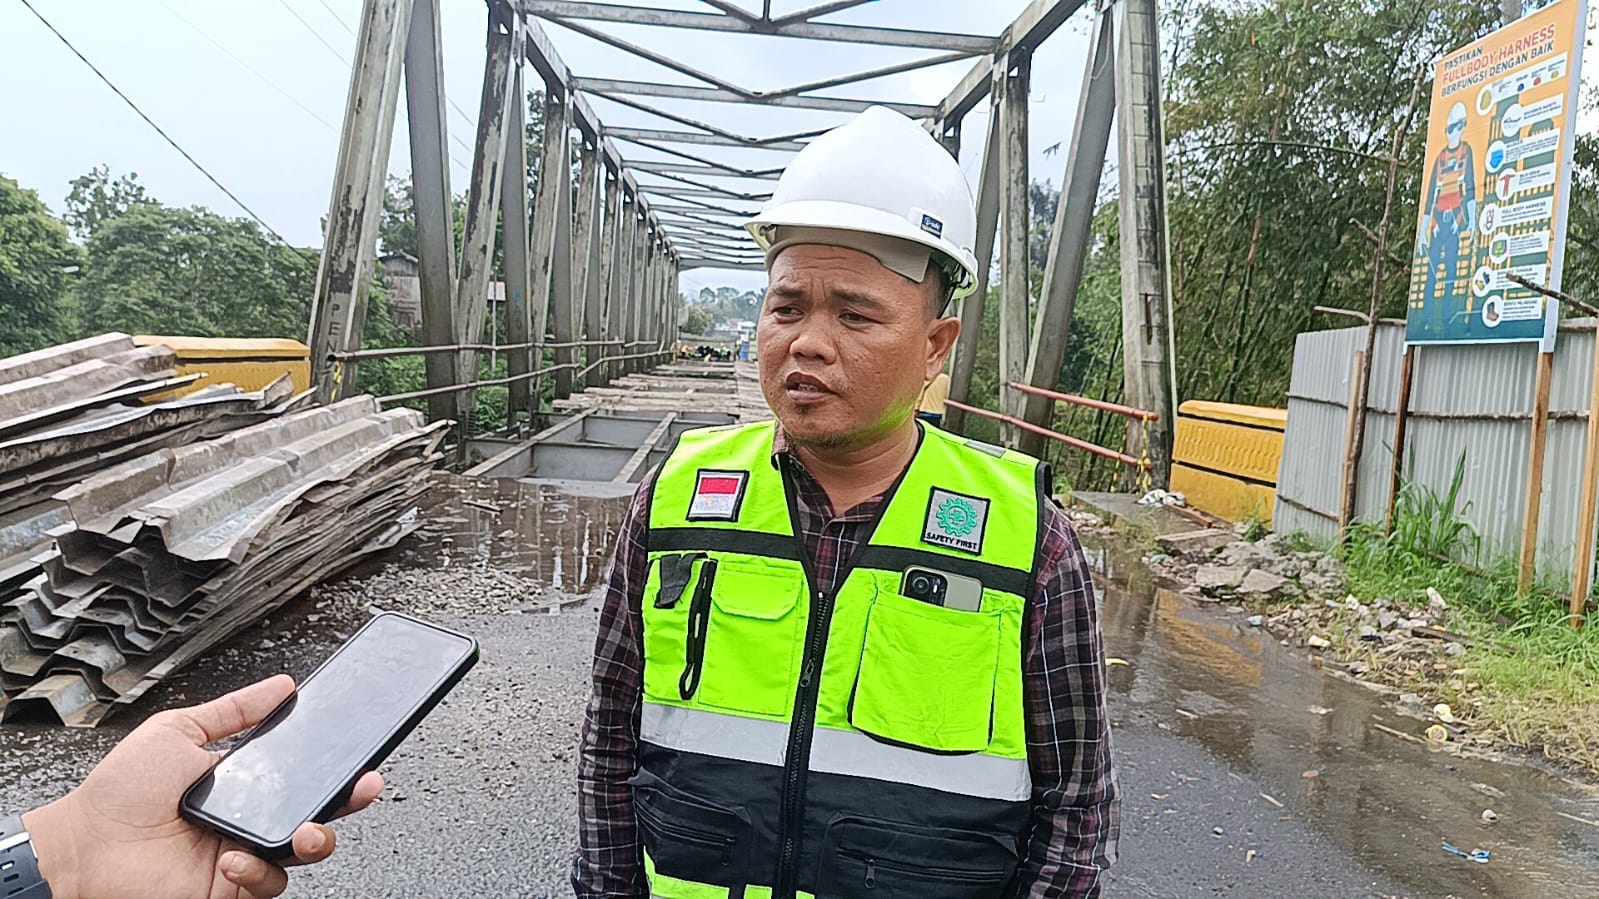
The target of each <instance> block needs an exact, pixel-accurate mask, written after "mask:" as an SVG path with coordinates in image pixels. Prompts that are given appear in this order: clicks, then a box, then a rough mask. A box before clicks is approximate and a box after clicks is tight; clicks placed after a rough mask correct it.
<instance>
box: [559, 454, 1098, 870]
mask: <svg viewBox="0 0 1599 899" xmlns="http://www.w3.org/2000/svg"><path fill="white" fill-rule="evenodd" d="M776 452H777V454H780V455H781V454H785V450H784V447H783V441H782V436H781V433H779V437H778V440H777V450H776ZM789 460H790V462H791V467H790V470H791V471H792V472H793V474H794V483H795V493H796V495H797V499H798V502H797V504H796V505H797V508H798V513H799V520H798V521H795V522H794V527H795V528H796V529H797V530H798V531H799V533H800V534H801V535H802V536H803V538H804V541H805V546H806V550H807V551H808V552H809V553H810V555H811V558H812V559H813V560H814V561H815V565H816V576H817V577H819V578H821V579H822V580H823V583H821V584H817V585H816V586H817V587H818V588H819V589H822V590H827V591H829V592H831V591H832V590H833V589H835V588H836V587H837V586H838V585H839V583H840V579H841V575H844V574H846V572H844V571H842V570H841V569H842V568H843V566H844V565H846V564H847V562H848V560H849V558H850V556H851V555H852V554H853V553H854V550H855V547H856V546H857V545H858V544H859V543H860V542H861V541H862V540H866V539H869V538H870V536H871V535H870V533H868V528H869V527H870V526H871V522H872V519H873V518H875V517H876V513H877V509H878V507H879V506H881V505H882V502H883V498H882V497H881V496H878V497H874V498H872V499H870V500H867V501H866V502H863V503H860V504H859V505H857V506H855V508H853V509H850V510H848V511H847V512H845V513H844V514H842V515H835V514H834V513H833V507H832V504H831V503H830V502H829V501H828V498H827V493H826V492H825V491H824V490H823V489H822V486H821V485H820V484H818V483H817V482H816V479H815V478H813V477H812V476H811V475H810V474H809V473H808V472H806V471H805V469H804V467H803V466H801V465H799V464H798V459H796V458H794V457H792V456H790V457H789ZM652 484H653V475H652V476H651V478H650V479H648V480H646V482H645V483H644V484H643V485H642V486H641V487H640V488H639V491H638V494H637V495H636V496H635V497H634V500H633V506H632V508H631V509H630V511H629V513H628V516H627V518H626V519H625V520H624V521H623V523H622V528H621V533H620V534H619V535H618V545H617V550H616V561H615V564H614V567H613V568H612V570H611V580H610V585H609V587H608V589H607V592H606V596H605V605H604V607H603V608H602V609H601V611H600V622H599V639H598V641H597V645H596V646H595V650H594V693H593V696H592V698H591V699H590V700H589V706H588V714H587V717H586V719H585V721H584V723H583V741H582V746H581V748H580V754H579V759H578V820H579V835H578V852H577V858H576V860H575V861H574V863H573V867H572V885H573V888H574V889H575V890H576V893H577V897H578V899H643V897H646V896H648V895H649V889H648V886H647V884H646V883H645V880H644V861H643V854H642V851H641V849H640V844H639V833H638V824H637V822H636V820H635V819H634V815H633V797H632V792H631V789H630V788H629V787H628V784H627V781H628V778H629V777H631V776H632V775H633V773H634V771H635V769H636V768H637V746H638V735H639V715H640V709H641V706H642V701H643V678H644V622H643V613H642V611H641V610H642V608H643V601H642V600H643V593H644V582H645V580H646V578H647V577H648V573H649V561H648V558H647V555H646V553H647V550H646V546H647V530H648V529H647V523H648V521H649V497H650V487H651V486H652ZM1039 539H1040V541H1041V542H1042V544H1043V546H1042V550H1043V552H1042V554H1041V556H1040V558H1041V559H1042V567H1041V569H1040V571H1041V572H1042V573H1045V576H1042V577H1040V578H1039V586H1038V593H1037V595H1036V596H1035V597H1034V601H1033V603H1032V604H1031V605H1030V606H1028V609H1027V612H1026V615H1025V616H1024V622H1023V635H1022V639H1023V643H1024V646H1023V659H1022V676H1023V701H1024V702H1025V704H1026V706H1027V760H1028V763H1029V767H1030V768H1031V771H1032V781H1033V830H1032V834H1031V837H1030V839H1029V840H1028V845H1027V853H1026V857H1025V858H1024V859H1023V862H1022V865H1021V868H1020V870H1019V871H1018V873H1017V875H1016V879H1015V881H1014V882H1013V883H1012V886H1011V889H1010V891H1009V893H1008V895H1009V896H1011V897H1016V899H1057V897H1092V896H1098V895H1099V889H1100V883H1099V881H1100V874H1101V872H1103V871H1104V870H1105V869H1106V868H1107V867H1109V866H1110V865H1111V864H1112V863H1113V862H1115V860H1116V841H1117V838H1118V835H1119V833H1120V830H1121V805H1120V800H1119V799H1118V797H1117V788H1116V774H1115V770H1114V769H1113V767H1112V765H1111V751H1110V724H1109V719H1108V718H1107V716H1106V713H1105V662H1104V652H1103V650H1102V648H1101V643H1100V633H1099V619H1098V610H1097V609H1096V608H1095V604H1094V589H1093V583H1092V581H1091V580H1090V573H1089V568H1088V563H1087V560H1086V559H1084V558H1083V551H1082V547H1081V545H1080V544H1079V543H1078V542H1077V535H1076V534H1075V533H1073V531H1072V529H1071V525H1069V524H1068V523H1067V521H1066V516H1065V515H1064V514H1063V513H1061V512H1060V510H1059V509H1057V508H1055V507H1054V506H1053V505H1051V506H1050V507H1049V510H1048V518H1047V521H1046V527H1045V529H1044V531H1043V534H1042V535H1041V536H1040V538H1039Z"/></svg>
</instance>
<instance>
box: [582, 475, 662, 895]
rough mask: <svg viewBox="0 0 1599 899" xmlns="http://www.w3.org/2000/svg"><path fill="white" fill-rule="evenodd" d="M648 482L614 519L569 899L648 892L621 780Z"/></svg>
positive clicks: (628, 772)
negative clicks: (617, 526) (619, 517)
mask: <svg viewBox="0 0 1599 899" xmlns="http://www.w3.org/2000/svg"><path fill="white" fill-rule="evenodd" d="M653 485H654V476H653V475H651V476H649V477H647V478H645V480H644V483H643V484H641V485H640V486H639V490H638V493H637V494H635V495H634V497H633V505H632V507H631V508H630V509H629V510H628V513H627V516H626V517H625V518H624V519H623V520H622V526H621V529H620V531H619V533H618V534H617V546H616V561H615V562H614V563H613V565H612V568H611V578H610V583H609V584H608V586H607V587H606V592H605V604H604V605H603V606H602V607H601V609H600V622H599V637H598V639H597V640H596V641H595V646H594V692H593V694H592V695H591V696H590V698H589V705H588V713H587V715H586V716H585V717H584V720H583V737H582V743H581V745H580V747H579V750H578V766H577V815H578V850H577V858H576V859H575V860H574V861H573V863H572V888H573V890H574V892H575V893H576V895H577V899H644V897H646V896H647V895H648V893H649V888H648V885H647V884H646V882H645V879H644V856H643V850H642V849H641V848H640V843H639V834H638V822H637V820H636V819H635V818H634V816H633V792H632V790H631V788H629V787H628V784H627V781H628V778H630V777H632V776H633V772H634V769H635V767H636V766H637V757H638V734H639V713H640V709H641V708H642V705H641V704H642V702H643V695H644V622H643V612H642V609H643V606H642V595H643V592H644V582H645V580H646V579H647V578H648V576H649V556H648V550H647V546H646V542H645V537H646V534H647V529H648V524H649V497H650V489H651V487H652V486H653Z"/></svg>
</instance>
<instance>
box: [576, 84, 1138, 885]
mask: <svg viewBox="0 0 1599 899" xmlns="http://www.w3.org/2000/svg"><path fill="white" fill-rule="evenodd" d="M747 228H748V230H749V233H750V235H751V236H752V237H753V238H754V240H755V242H756V243H757V244H758V245H759V246H760V247H761V248H762V249H763V250H764V251H765V254H766V267H767V271H768V275H769V285H768V288H767V292H766V298H765V302H764V305H763V306H762V309H761V311H760V320H759V325H758V328H757V337H756V339H757V350H758V356H759V363H758V365H759V371H760V381H761V388H762V392H763V394H764V396H765V398H766V401H767V403H768V405H769V406H770V407H771V410H772V412H773V414H774V416H775V421H767V422H760V423H755V424H746V425H735V426H729V427H720V428H709V429H704V430H698V431H690V432H688V433H686V434H684V435H683V437H682V439H681V440H680V442H679V443H678V445H677V446H676V448H675V449H674V450H673V451H672V452H671V454H670V455H669V457H668V458H667V459H666V460H665V461H664V463H663V464H662V465H661V467H660V468H659V469H658V470H657V471H655V472H654V473H653V474H652V475H651V476H650V477H648V478H647V479H646V481H645V483H644V484H642V485H641V487H640V489H639V491H638V493H637V496H636V498H635V500H634V503H633V506H632V509H631V511H630V513H629V515H628V517H627V518H626V519H625V521H624V523H623V525H622V527H621V532H620V534H619V535H618V551H617V557H616V561H615V566H614V568H613V570H612V573H611V577H610V581H609V585H608V591H607V594H606V597H605V600H604V605H603V608H602V610H601V618H600V633H599V637H598V641H597V644H596V649H595V660H594V680H593V694H592V698H591V700H590V703H589V706H588V711H587V715H586V720H585V723H584V727H583V737H582V744H581V751H580V757H579V768H578V795H579V804H578V808H579V818H580V833H579V850H578V853H577V857H576V859H575V862H574V865H573V884H574V888H575V891H576V894H577V896H578V897H579V899H601V897H606V899H616V897H646V896H651V897H663V899H691V897H705V896H743V897H768V896H770V897H776V899H791V897H795V896H799V895H806V896H816V897H826V899H849V897H857V896H860V897H865V896H879V895H883V894H884V893H885V892H886V893H888V894H891V895H912V896H923V897H933V899H967V897H971V899H977V897H999V896H1017V897H1039V899H1042V897H1045V896H1048V897H1061V896H1067V897H1087V896H1095V895H1098V893H1099V890H1100V887H1101V880H1102V875H1103V872H1104V871H1105V869H1106V868H1107V867H1108V866H1109V865H1110V864H1111V863H1112V862H1113V861H1114V859H1115V846H1116V841H1117V836H1118V831H1119V817H1120V811H1119V800H1118V796H1117V786H1116V777H1115V773H1114V770H1113V767H1112V762H1111V743H1110V733H1109V724H1108V719H1107V716H1106V712H1105V668H1104V655H1103V650H1102V645H1101V638H1100V629H1099V621H1098V611H1097V608H1096V605H1095V600H1094V594H1093V587H1092V584H1091V581H1090V573H1089V569H1088V566H1087V563H1086V561H1085V559H1084V556H1083V552H1082V549H1081V547H1080V545H1079V543H1078V540H1077V537H1076V534H1075V533H1074V532H1073V531H1072V528H1071V526H1070V524H1069V523H1068V522H1067V519H1066V516H1065V514H1064V512H1063V511H1062V510H1061V509H1060V508H1059V507H1058V506H1056V505H1055V503H1054V502H1053V501H1052V500H1051V488H1052V485H1051V483H1050V481H1051V478H1050V475H1049V471H1048V469H1047V467H1046V466H1044V465H1043V463H1041V462H1039V461H1038V460H1036V459H1033V458H1031V457H1029V456H1026V455H1023V454H1021V453H1018V452H1015V451H1012V450H1007V449H1002V448H1000V447H995V446H989V445H986V444H983V443H979V442H976V441H973V440H967V439H965V438H962V437H959V436H955V435H952V434H949V433H947V432H945V431H942V430H940V429H938V428H935V427H929V426H926V425H924V424H922V423H919V422H917V421H916V419H915V418H914V415H913V413H914V412H915V409H916V407H917V405H918V398H919V397H920V396H921V394H922V390H923V386H924V385H925V384H926V383H928V382H929V381H930V380H932V379H934V378H935V377H936V376H937V375H938V374H939V372H940V370H941V369H942V368H943V363H944V360H945V358H946V357H947V355H948V354H949V352H950V349H951V348H952V346H953V345H954V343H955V340H956V337H957V335H958V334H959V332H960V322H959V321H958V320H957V319H956V318H954V317H951V315H950V314H949V313H950V311H951V310H950V306H951V302H952V301H953V300H955V299H959V298H960V297H963V296H965V295H967V294H969V293H970V292H971V291H972V290H973V289H974V287H975V285H976V282H977V275H978V271H977V266H978V265H979V264H980V263H979V261H978V260H977V259H976V258H975V257H974V254H973V250H972V247H973V244H974V242H975V235H976V212H975V210H974V208H973V203H972V197H971V192H970V189H969V188H968V186H967V184H966V180H965V178H964V177H963V176H962V174H961V171H960V168H959V166H958V165H957V163H956V161H955V160H954V159H952V158H951V157H950V156H949V154H948V153H947V152H946V151H945V150H944V148H943V147H942V146H940V145H939V144H938V142H937V141H935V140H934V139H933V138H932V137H931V136H930V135H929V134H928V133H927V132H926V131H924V130H923V129H921V128H920V127H918V126H917V125H916V124H915V123H913V122H911V121H910V120H909V119H907V118H905V117H904V116H901V115H899V114H898V113H895V112H892V111H890V110H888V109H885V108H881V107H873V108H871V109H868V110H867V111H866V112H864V113H862V114H860V115H859V116H858V117H856V118H854V119H853V120H851V121H850V122H848V123H847V124H845V125H843V126H841V127H839V128H837V129H834V130H833V131H831V132H828V133H827V134H825V135H822V136H821V137H819V138H817V139H816V140H814V141H812V142H811V143H810V144H809V145H808V146H806V148H805V149H803V150H802V151H801V152H800V153H799V154H798V155H796V156H795V157H794V159H793V160H792V162H791V163H790V164H789V166H788V168H787V169H786V171H785V172H784V173H783V175H782V178H781V180H780V181H779V182H778V184H777V187H776V190H775V191H774V193H773V195H772V198H771V199H770V200H769V201H768V202H767V203H766V204H765V206H764V207H763V209H762V210H761V212H760V213H759V214H758V215H756V216H755V217H754V218H753V219H751V220H750V221H749V223H748V224H747ZM981 264H983V265H986V264H987V263H986V261H984V262H982V263H981Z"/></svg>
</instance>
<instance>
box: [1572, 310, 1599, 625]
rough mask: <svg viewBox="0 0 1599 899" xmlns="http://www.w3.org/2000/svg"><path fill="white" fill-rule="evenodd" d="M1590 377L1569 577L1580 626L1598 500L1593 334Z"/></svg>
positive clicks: (1598, 366)
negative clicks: (1573, 569)
mask: <svg viewBox="0 0 1599 899" xmlns="http://www.w3.org/2000/svg"><path fill="white" fill-rule="evenodd" d="M1592 368H1593V378H1592V380H1591V382H1590V384H1589V387H1588V444H1587V447H1586V448H1585V452H1584V453H1583V457H1582V495H1581V499H1580V501H1579V502H1578V504H1577V508H1578V512H1577V555H1576V560H1575V563H1574V565H1575V569H1576V570H1575V571H1574V572H1573V574H1572V578H1571V624H1572V626H1573V627H1582V625H1583V621H1584V619H1585V618H1586V617H1587V612H1588V588H1589V587H1590V586H1592V584H1593V552H1594V549H1593V543H1594V513H1595V505H1596V500H1599V415H1596V414H1594V412H1595V406H1596V405H1599V335H1595V340H1594V353H1593V365H1592Z"/></svg>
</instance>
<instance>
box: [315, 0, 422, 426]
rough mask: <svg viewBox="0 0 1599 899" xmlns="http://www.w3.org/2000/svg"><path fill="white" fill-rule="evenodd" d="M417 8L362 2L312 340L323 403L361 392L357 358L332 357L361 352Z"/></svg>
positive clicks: (405, 0) (404, 2)
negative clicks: (396, 113) (402, 68)
mask: <svg viewBox="0 0 1599 899" xmlns="http://www.w3.org/2000/svg"><path fill="white" fill-rule="evenodd" d="M411 10H412V6H411V0H367V3H366V4H365V5H364V6H363V7H362V12H361V27H360V33H359V35H358V36H357V38H356V54H355V63H354V64H353V65H352V66H351V69H350V91H349V95H348V97H347V98H346V100H345V106H344V131H343V133H342V135H341V137H340V139H339V157H338V162H337V163H336V165H335V167H334V177H333V197H332V199H331V201H330V202H329V204H328V217H327V236H326V238H325V240H324V242H323V246H322V259H321V263H320V264H319V265H318V267H317V276H316V292H315V294H314V295H313V298H312V301H311V327H310V334H309V337H308V339H307V341H306V342H307V343H309V344H310V345H311V372H312V382H313V383H314V384H315V385H316V391H317V396H318V397H319V398H320V399H322V400H323V401H327V400H330V399H333V398H336V397H342V396H348V395H350V394H351V393H353V392H354V390H355V375H356V367H355V363H354V362H342V363H339V364H337V365H335V364H334V363H333V362H332V360H331V359H330V358H329V356H330V355H331V354H332V353H336V352H352V351H354V350H358V349H360V347H361V337H362V334H363V333H364V331H365V329H366V303H367V297H368V295H369V293H370V291H371V288H372V271H373V267H374V266H375V265H376V262H377V252H376V250H377V227H378V219H379V215H380V214H381V213H382V211H383V187H384V181H385V178H386V177H387V174H388V167H389V144H390V143H391V142H392V138H393V136H394V111H395V107H396V106H397V105H398V104H399V93H400V66H401V63H402V61H403V60H404V57H405V47H406V38H407V36H408V34H409V31H410V23H411Z"/></svg>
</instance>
